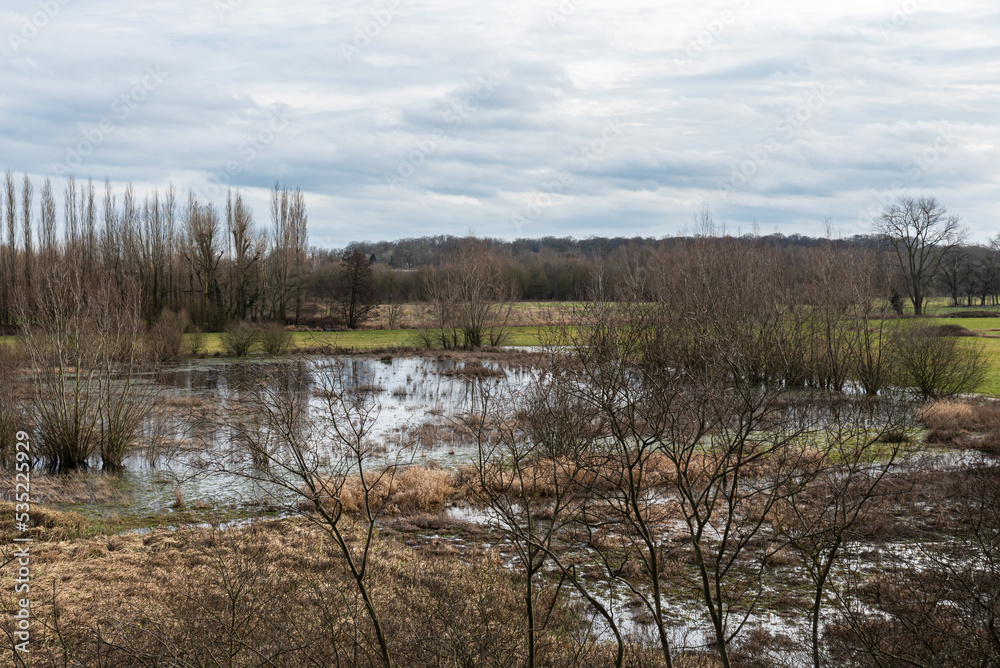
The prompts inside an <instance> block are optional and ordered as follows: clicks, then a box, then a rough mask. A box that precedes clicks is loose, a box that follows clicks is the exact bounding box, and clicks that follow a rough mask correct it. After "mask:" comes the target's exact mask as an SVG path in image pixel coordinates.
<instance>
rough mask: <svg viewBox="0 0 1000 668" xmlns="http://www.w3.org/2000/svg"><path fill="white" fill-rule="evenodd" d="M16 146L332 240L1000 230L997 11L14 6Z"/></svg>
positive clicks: (32, 169) (51, 160) (13, 164)
mask: <svg viewBox="0 0 1000 668" xmlns="http://www.w3.org/2000/svg"><path fill="white" fill-rule="evenodd" d="M0 29H2V31H0V32H2V35H3V39H2V41H0V52H2V60H0V62H2V65H0V156H2V158H3V161H4V162H6V165H3V162H0V166H6V167H9V168H10V169H13V170H14V171H15V172H18V173H20V172H25V173H28V174H29V175H31V176H32V177H33V178H34V179H37V180H38V181H39V182H38V183H36V187H39V186H40V181H43V180H44V179H45V178H46V177H51V178H52V179H53V184H54V186H55V187H56V188H57V189H61V187H62V186H61V184H62V183H63V181H62V178H63V177H64V176H65V175H67V174H74V175H75V176H76V177H77V178H78V179H79V178H84V179H86V178H88V177H92V178H93V179H94V180H95V181H103V180H104V179H106V178H109V179H111V181H112V182H113V183H114V184H115V186H116V188H119V189H120V188H123V187H124V184H125V183H126V182H129V181H131V182H133V183H134V184H135V185H136V187H137V189H139V190H140V191H142V190H145V189H152V188H154V187H158V188H160V189H162V188H163V187H165V186H167V184H169V183H173V184H174V185H175V186H176V187H177V188H178V189H180V190H183V191H187V190H188V189H193V190H194V191H195V192H196V193H198V194H199V196H201V197H203V198H209V199H214V200H215V201H216V202H217V203H218V202H222V201H223V200H224V196H225V195H224V193H225V188H226V186H227V185H231V186H233V187H239V188H241V189H242V190H243V192H244V193H246V194H247V195H248V196H249V197H250V199H251V200H252V201H253V203H254V205H255V209H256V212H257V219H258V222H259V223H262V224H263V223H266V222H267V221H266V215H267V208H266V203H267V188H268V187H269V186H270V185H272V184H273V183H274V182H275V180H280V181H281V183H282V184H287V185H289V186H291V187H293V188H294V187H296V186H298V187H301V188H302V190H303V191H304V192H305V193H306V197H307V203H308V207H309V215H310V232H311V239H312V241H313V243H316V244H318V245H324V246H342V245H344V244H345V243H346V242H348V241H351V240H361V239H372V240H374V239H394V238H400V237H411V236H422V235H431V234H467V233H469V232H470V230H471V231H474V233H475V234H477V235H480V236H485V235H488V236H501V237H509V238H513V237H519V236H521V237H525V236H532V237H534V236H542V235H556V236H575V237H577V238H583V237H586V236H589V235H618V234H621V235H644V236H655V237H662V236H667V235H673V234H680V233H684V232H685V231H688V230H690V229H691V227H692V220H693V217H694V215H695V214H696V212H698V211H700V210H702V209H703V208H704V207H706V206H707V207H709V208H710V209H711V211H712V212H713V213H714V216H715V218H716V221H717V222H718V223H720V224H723V225H725V226H726V227H727V229H728V230H730V231H732V232H749V231H751V230H752V229H754V226H755V225H756V229H759V231H760V232H761V233H764V234H766V233H771V232H775V231H778V232H782V233H784V234H793V233H801V234H809V235H821V234H823V231H824V229H825V227H824V220H826V219H829V220H830V221H831V224H830V227H831V229H832V230H833V232H834V233H835V234H840V235H850V234H855V233H859V232H866V231H867V230H868V220H869V219H870V216H871V215H872V213H877V211H878V210H879V208H880V207H881V206H882V204H883V202H885V201H891V200H894V199H895V198H897V197H898V196H900V195H932V196H935V197H937V198H938V199H939V200H940V201H941V202H942V203H943V204H944V205H945V206H947V207H948V209H949V211H950V212H952V213H955V214H958V215H960V216H961V217H962V219H963V220H964V221H965V223H966V224H967V225H968V226H969V228H970V229H971V230H972V232H973V235H974V238H976V239H978V240H985V239H987V238H988V237H991V236H993V235H995V234H996V233H997V232H998V231H1000V219H998V217H997V215H996V214H997V213H998V206H997V203H998V198H1000V189H998V187H997V186H998V182H1000V176H998V175H1000V170H998V167H1000V156H998V151H997V144H998V143H1000V136H998V130H1000V7H998V5H997V4H996V3H995V2H994V1H993V0H949V2H944V1H942V0H864V1H863V2H862V1H857V0H846V1H844V2H838V3H813V2H809V3H807V2H801V1H800V2H790V1H782V0H719V1H715V0H713V1H710V2H702V3H691V2H676V1H675V0H666V1H663V0H660V1H659V2H635V1H628V0H619V1H618V2H615V3H599V2H596V1H595V0H562V1H561V2H560V1H559V0H508V1H507V2H503V3H482V2H469V1H465V2H449V1H447V0H362V1H341V2H330V1H329V0H324V1H319V0H315V1H313V0H300V1H298V2H287V3H277V2H265V0H143V1H142V2H133V3H124V2H120V1H118V2H111V1H110V0H31V1H28V0H5V2H3V4H2V9H0Z"/></svg>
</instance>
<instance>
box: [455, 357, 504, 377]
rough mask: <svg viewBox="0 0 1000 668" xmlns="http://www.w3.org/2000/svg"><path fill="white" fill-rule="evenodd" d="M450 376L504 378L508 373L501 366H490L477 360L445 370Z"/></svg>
mask: <svg viewBox="0 0 1000 668" xmlns="http://www.w3.org/2000/svg"><path fill="white" fill-rule="evenodd" d="M444 375H445V376H448V377H449V378H462V379H465V380H478V379H481V378H502V377H504V376H506V375H507V374H506V373H505V372H504V370H503V369H501V368H499V367H496V368H494V367H489V366H486V365H485V364H483V363H482V362H480V361H478V360H475V361H471V362H466V363H465V364H464V365H462V366H460V367H457V368H454V369H448V370H447V371H445V372H444Z"/></svg>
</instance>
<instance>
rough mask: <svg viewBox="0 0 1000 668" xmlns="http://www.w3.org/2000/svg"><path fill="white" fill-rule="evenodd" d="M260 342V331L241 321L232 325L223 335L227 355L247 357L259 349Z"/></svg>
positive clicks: (223, 344)
mask: <svg viewBox="0 0 1000 668" xmlns="http://www.w3.org/2000/svg"><path fill="white" fill-rule="evenodd" d="M259 340H260V331H259V330H257V329H255V328H254V327H252V326H251V325H250V324H249V323H247V322H242V321H241V322H238V323H236V324H235V325H230V326H229V328H228V329H227V330H226V331H225V332H224V333H223V334H222V347H223V349H224V350H225V351H226V354H227V355H232V356H234V357H246V356H247V355H249V354H250V353H251V352H253V350H254V348H256V347H257V343H258V342H259Z"/></svg>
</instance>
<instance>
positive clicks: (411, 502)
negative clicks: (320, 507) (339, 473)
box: [323, 466, 458, 515]
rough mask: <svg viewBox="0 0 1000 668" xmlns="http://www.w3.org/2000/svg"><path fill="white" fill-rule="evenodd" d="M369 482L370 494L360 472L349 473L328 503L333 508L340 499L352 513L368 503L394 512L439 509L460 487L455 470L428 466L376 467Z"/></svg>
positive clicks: (328, 498)
mask: <svg viewBox="0 0 1000 668" xmlns="http://www.w3.org/2000/svg"><path fill="white" fill-rule="evenodd" d="M365 482H366V483H367V486H368V487H369V490H368V493H367V495H366V493H365V486H364V485H362V480H361V476H360V475H353V476H350V477H348V478H347V479H346V480H344V481H342V484H340V485H339V490H338V492H337V493H336V494H332V495H331V496H329V497H327V498H326V499H324V500H323V503H324V505H325V506H327V507H329V508H331V509H333V508H335V507H336V505H337V504H338V503H339V504H340V505H341V506H342V507H343V509H344V510H345V511H346V512H348V513H358V512H361V511H362V510H364V509H365V507H366V505H367V506H369V507H371V508H372V509H373V510H374V509H376V508H378V509H380V510H381V512H382V513H385V514H390V515H395V514H400V513H415V512H426V511H436V510H440V509H441V508H443V507H444V505H445V503H446V502H447V501H448V500H449V499H450V498H452V497H453V496H455V495H456V493H457V491H458V490H457V486H456V481H455V479H454V476H453V475H452V474H451V473H449V472H448V471H446V470H444V469H440V468H434V467H425V466H410V467H407V468H400V469H384V470H382V471H372V472H370V473H366V474H365ZM328 485H329V487H331V488H335V487H338V485H336V484H334V483H328ZM366 499H367V501H366Z"/></svg>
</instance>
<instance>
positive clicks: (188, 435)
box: [42, 355, 532, 516]
mask: <svg viewBox="0 0 1000 668" xmlns="http://www.w3.org/2000/svg"><path fill="white" fill-rule="evenodd" d="M526 361H527V360H524V359H522V360H521V362H526ZM279 369H280V372H281V373H282V374H287V375H288V376H290V378H289V382H290V383H291V384H292V385H293V386H295V387H296V388H297V391H298V392H299V393H301V394H303V395H305V396H308V397H309V398H308V401H309V402H310V404H311V407H312V408H316V407H317V406H318V405H319V404H321V399H320V398H318V397H316V396H314V394H315V392H316V391H317V388H319V387H321V386H322V385H323V383H324V381H325V380H329V376H330V374H338V375H339V376H340V377H342V378H343V380H344V382H345V383H346V385H347V386H348V387H349V388H352V389H353V390H354V391H359V392H365V393H369V394H370V395H371V396H372V398H373V400H374V402H375V403H376V411H377V415H376V418H375V425H374V429H373V430H372V432H371V439H372V440H373V441H375V442H377V444H379V445H380V446H382V447H384V454H383V456H381V457H376V458H372V459H371V462H370V463H371V466H372V467H377V466H380V465H384V464H385V462H386V461H390V460H392V461H399V463H401V464H404V465H432V466H441V467H446V468H455V467H458V466H460V465H462V464H466V463H469V462H470V461H471V460H472V457H473V450H472V449H471V445H470V443H469V442H468V441H467V440H466V439H463V438H462V437H461V435H460V434H458V433H457V430H456V429H455V428H454V425H453V420H454V418H456V417H457V416H460V415H462V414H463V413H465V412H467V411H468V410H469V408H470V407H471V405H472V401H473V383H472V382H471V381H472V380H473V379H474V378H476V377H484V376H485V377H489V378H490V379H491V380H492V381H493V382H495V383H498V384H502V385H503V386H505V387H510V388H514V389H516V388H518V387H521V386H523V385H524V384H525V383H526V382H527V380H528V378H530V375H531V373H532V371H531V368H530V366H528V365H527V364H524V363H516V364H508V363H504V362H502V361H498V360H488V359H487V360H478V359H464V358H463V357H462V356H458V355H455V356H440V357H437V356H434V357H431V356H419V357H382V358H375V357H362V356H352V357H344V358H338V359H321V358H314V359H305V360H298V361H295V362H293V363H291V364H288V363H285V364H281V365H280V366H279V365H276V364H274V363H269V362H267V361H259V360H252V361H250V360H247V361H234V360H211V359H209V360H196V361H192V362H189V363H187V364H184V365H182V366H178V367H175V368H170V369H167V370H165V371H163V372H161V373H160V374H158V375H157V376H156V378H155V379H151V381H150V382H153V383H155V385H156V392H155V396H156V403H157V410H156V411H155V419H154V420H153V421H151V423H150V425H149V426H148V427H147V429H146V430H145V434H144V436H145V438H144V439H143V442H142V443H141V444H140V447H139V448H137V449H136V451H135V452H134V453H133V454H132V455H131V456H130V457H129V458H128V459H127V460H126V467H125V470H124V471H123V472H122V473H121V474H119V475H117V476H110V480H111V482H108V479H109V476H105V475H104V474H103V473H100V472H98V471H92V472H91V473H86V474H81V479H82V480H86V479H88V478H90V479H92V481H94V482H95V483H96V482H98V481H100V483H101V485H102V486H104V487H110V488H111V489H110V490H107V491H108V494H103V495H101V496H102V497H109V496H110V497H111V498H110V499H107V498H102V499H98V498H94V499H93V500H87V501H86V502H82V503H68V504H64V505H65V507H66V508H67V509H72V510H78V511H81V512H87V513H97V514H133V515H140V516H141V515H148V514H150V513H167V514H169V513H171V512H173V510H174V506H175V505H176V503H177V499H178V498H183V499H184V503H185V505H186V506H187V507H194V508H200V507H204V508H206V509H207V508H209V507H211V508H214V509H216V510H220V511H221V510H224V511H225V512H224V513H223V514H232V515H247V514H251V515H252V514H254V513H256V512H260V513H262V514H266V515H272V514H274V513H276V512H287V511H288V510H289V509H290V508H294V503H295V499H294V498H293V495H291V494H289V493H288V492H283V491H282V490H280V489H277V488H275V487H274V486H273V485H267V484H266V483H262V482H259V481H252V480H248V479H246V478H244V477H240V476H237V475H232V474H231V473H227V472H226V471H225V470H223V469H225V468H227V466H226V462H227V461H228V460H231V459H232V457H234V456H235V457H238V456H239V451H238V447H236V446H235V444H234V443H233V442H232V438H231V437H232V434H231V432H230V431H228V430H227V429H225V428H224V427H223V426H222V425H223V422H224V421H225V418H226V416H227V414H228V412H229V411H230V410H231V408H232V406H233V404H234V403H237V402H238V401H239V400H240V396H241V390H240V387H239V385H240V383H241V382H245V381H246V379H247V378H248V377H258V376H259V375H266V374H269V373H272V372H275V371H277V370H279ZM400 457H403V458H404V459H402V460H400V459H399V458H400ZM229 463H232V462H231V461H229ZM93 466H94V467H95V468H96V467H98V466H99V463H98V462H96V461H95V462H94V464H93ZM179 495H180V496H179ZM42 500H44V496H43V499H42Z"/></svg>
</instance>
